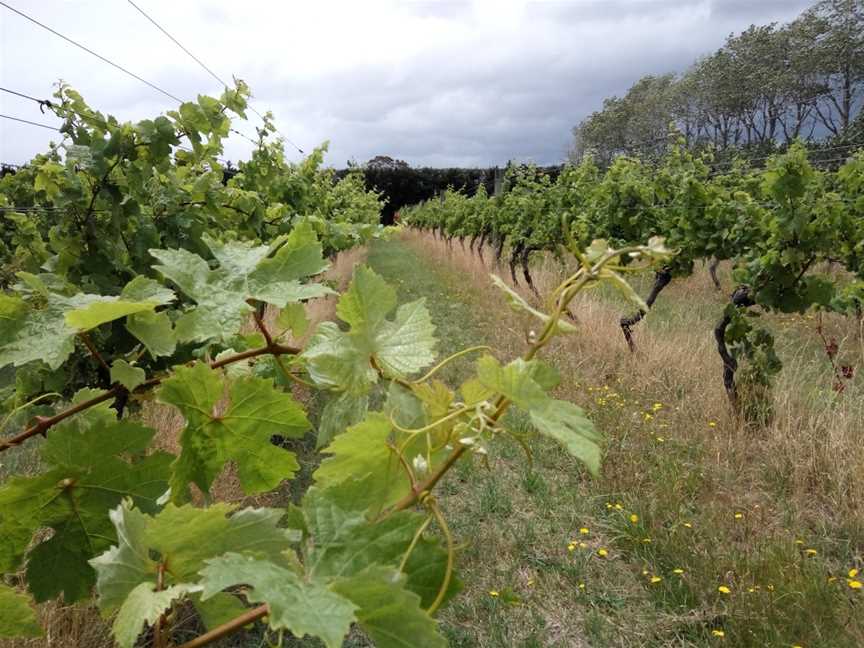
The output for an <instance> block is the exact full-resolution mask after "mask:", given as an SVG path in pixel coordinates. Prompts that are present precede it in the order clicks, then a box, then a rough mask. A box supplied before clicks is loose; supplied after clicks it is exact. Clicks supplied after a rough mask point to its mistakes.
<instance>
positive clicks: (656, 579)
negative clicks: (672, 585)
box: [651, 576, 663, 583]
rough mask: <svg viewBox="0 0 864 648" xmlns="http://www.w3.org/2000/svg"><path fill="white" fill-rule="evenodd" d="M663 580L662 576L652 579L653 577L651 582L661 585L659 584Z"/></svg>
mask: <svg viewBox="0 0 864 648" xmlns="http://www.w3.org/2000/svg"><path fill="white" fill-rule="evenodd" d="M662 580H663V579H662V578H661V577H660V576H652V577H651V582H652V583H659V582H660V581H662Z"/></svg>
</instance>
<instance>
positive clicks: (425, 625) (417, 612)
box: [333, 565, 447, 648]
mask: <svg viewBox="0 0 864 648" xmlns="http://www.w3.org/2000/svg"><path fill="white" fill-rule="evenodd" d="M333 589H334V590H336V591H337V592H339V593H340V594H342V595H343V596H344V597H345V598H347V599H350V600H351V601H353V602H354V603H355V604H356V605H357V606H358V609H357V611H356V615H357V620H358V622H359V623H360V626H361V627H362V628H363V629H364V630H365V631H366V633H367V634H368V635H369V637H370V638H371V639H372V641H374V642H375V645H376V646H377V647H378V648H446V646H447V642H446V640H445V639H444V637H442V636H441V635H440V634H439V633H438V624H437V623H436V622H435V620H434V619H433V618H432V617H431V616H429V614H428V613H427V612H426V611H425V610H423V609H421V608H420V597H419V596H418V595H417V594H414V593H413V592H410V591H408V590H406V589H405V588H404V586H403V581H402V579H401V578H400V574H399V572H397V571H396V570H395V569H392V568H388V567H383V566H381V565H373V566H370V567H369V568H367V569H366V570H364V571H362V572H360V573H358V574H355V575H353V576H351V577H349V578H345V579H339V580H337V581H336V582H335V583H334V585H333Z"/></svg>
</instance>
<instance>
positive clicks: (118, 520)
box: [90, 500, 299, 640]
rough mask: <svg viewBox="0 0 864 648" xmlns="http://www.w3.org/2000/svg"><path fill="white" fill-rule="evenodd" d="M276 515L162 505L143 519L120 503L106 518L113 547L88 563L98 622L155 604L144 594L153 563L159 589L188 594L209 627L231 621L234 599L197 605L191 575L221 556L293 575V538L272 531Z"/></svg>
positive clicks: (150, 585) (153, 581) (150, 586)
mask: <svg viewBox="0 0 864 648" xmlns="http://www.w3.org/2000/svg"><path fill="white" fill-rule="evenodd" d="M283 516H284V511H282V510H278V509H266V508H265V509H252V508H246V509H242V510H240V511H236V510H235V507H234V506H232V505H230V504H223V503H218V504H214V505H213V506H210V507H209V508H206V509H199V508H194V507H192V506H190V505H185V506H180V507H178V506H175V505H173V504H170V503H169V504H168V505H167V506H166V507H165V508H164V509H163V510H162V511H160V512H159V513H158V514H157V515H155V516H150V515H146V514H144V513H142V512H141V511H139V510H138V509H137V508H135V507H134V506H133V505H132V503H131V502H130V501H129V500H126V501H124V502H122V503H121V504H120V506H118V507H117V508H116V509H114V510H112V511H111V512H110V518H111V522H112V523H113V524H114V527H115V529H116V534H117V540H118V542H117V544H116V545H114V546H112V547H111V548H110V549H108V550H107V551H105V552H104V553H102V554H101V555H99V556H97V557H96V558H93V559H92V560H91V561H90V564H91V565H92V567H93V568H94V570H95V571H96V574H97V582H96V588H97V593H98V595H99V608H100V609H101V610H102V612H103V613H104V614H106V615H108V614H114V613H116V612H118V610H119V611H120V613H121V614H122V611H123V609H124V608H125V609H135V608H137V607H138V605H141V604H143V605H145V606H152V607H146V609H155V607H156V606H157V605H160V604H161V603H162V601H161V599H159V598H158V597H157V598H154V597H151V596H150V594H151V593H153V590H154V589H155V587H156V585H157V583H158V580H159V576H158V574H159V570H160V564H161V565H162V566H163V567H164V569H163V577H162V578H163V586H165V587H178V588H182V589H178V590H176V593H177V594H178V595H181V594H182V595H185V594H193V596H192V597H191V599H192V602H193V604H194V605H195V606H196V607H199V609H201V610H202V611H204V612H205V613H206V616H207V618H209V619H210V621H211V622H214V621H217V620H220V619H221V620H223V621H224V620H226V619H225V616H227V615H234V616H236V614H235V613H236V612H237V611H238V610H240V605H239V600H237V599H236V597H231V596H230V595H225V596H219V597H217V598H216V599H215V600H213V599H210V600H208V601H201V599H200V596H198V593H199V592H200V587H199V585H200V583H199V582H198V581H199V579H200V576H199V572H200V570H201V569H202V568H203V567H204V565H205V561H206V560H208V559H211V558H214V557H216V556H220V555H222V554H224V553H226V552H234V553H235V554H238V555H244V556H250V557H253V558H260V559H262V560H267V561H269V563H268V564H273V565H277V566H279V568H281V569H285V570H286V571H287V570H296V558H293V552H291V550H290V545H291V543H292V542H296V541H297V540H298V539H299V534H298V533H297V532H296V531H293V530H291V529H284V528H280V527H279V526H278V525H279V522H280V520H281V519H282V517H283ZM130 598H131V599H133V601H132V602H130ZM232 599H233V600H232ZM130 606H131V608H130ZM163 609H164V608H163ZM140 628H141V625H140V624H138V625H137V626H134V627H132V626H130V625H128V624H127V625H125V626H124V628H123V632H126V633H128V634H127V635H126V636H130V637H131V636H132V632H133V630H136V629H137V630H140ZM132 639H134V637H132ZM118 640H119V637H118Z"/></svg>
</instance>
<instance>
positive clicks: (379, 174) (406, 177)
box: [336, 155, 561, 225]
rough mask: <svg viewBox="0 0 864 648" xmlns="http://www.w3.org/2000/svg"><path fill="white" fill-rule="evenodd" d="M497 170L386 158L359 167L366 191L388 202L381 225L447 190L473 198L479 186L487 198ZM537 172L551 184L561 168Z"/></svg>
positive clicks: (339, 173) (377, 158)
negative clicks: (418, 164) (419, 164)
mask: <svg viewBox="0 0 864 648" xmlns="http://www.w3.org/2000/svg"><path fill="white" fill-rule="evenodd" d="M508 166H510V165H508ZM352 168H354V167H349V168H348V169H343V170H341V171H337V173H336V177H342V176H343V175H346V174H348V173H349V172H350V171H351V170H352ZM497 168H498V167H487V168H475V169H460V168H455V167H454V168H432V167H417V168H414V167H411V166H410V165H409V164H408V163H407V162H404V161H403V160H395V159H393V158H391V157H388V156H386V155H379V156H376V157H374V158H372V159H371V160H369V161H368V162H367V163H366V164H364V165H363V167H362V169H363V173H364V177H365V179H366V188H367V190H375V191H378V192H381V193H383V198H384V199H385V200H386V201H387V202H386V204H385V206H384V208H383V209H382V211H381V222H382V224H384V225H392V224H393V216H394V215H395V214H396V212H398V211H399V210H400V209H401V208H403V207H405V206H407V205H415V204H417V203H420V202H423V201H424V200H429V199H430V198H433V197H435V196H437V195H439V194H440V193H441V192H442V191H445V190H446V189H448V188H449V189H455V190H457V191H462V192H463V193H465V194H468V195H469V196H473V195H474V193H475V192H476V191H477V189H478V188H479V187H480V185H483V186H484V187H485V189H486V192H487V193H488V194H489V195H492V194H494V193H495V172H496V169H497ZM538 170H539V171H541V172H542V173H546V174H548V175H549V176H550V177H551V178H552V180H554V179H555V178H557V177H558V174H559V173H560V172H561V167H560V166H552V167H541V168H539V169H538ZM503 172H504V169H502V170H501V176H502V177H503V175H504V174H503Z"/></svg>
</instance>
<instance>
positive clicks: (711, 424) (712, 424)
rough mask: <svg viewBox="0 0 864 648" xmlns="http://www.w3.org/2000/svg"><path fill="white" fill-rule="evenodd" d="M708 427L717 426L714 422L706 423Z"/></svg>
mask: <svg viewBox="0 0 864 648" xmlns="http://www.w3.org/2000/svg"><path fill="white" fill-rule="evenodd" d="M708 427H717V424H716V423H715V422H714V421H708Z"/></svg>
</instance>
